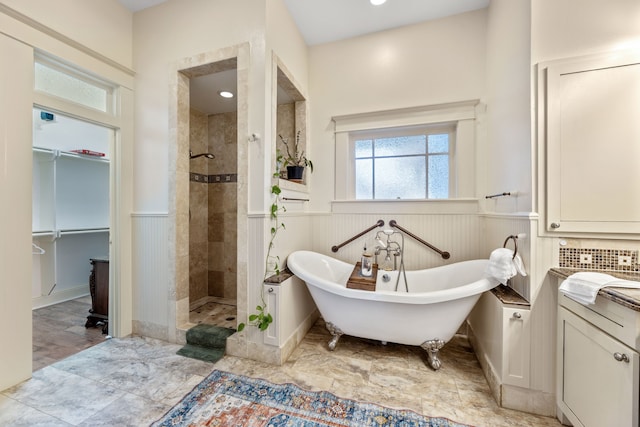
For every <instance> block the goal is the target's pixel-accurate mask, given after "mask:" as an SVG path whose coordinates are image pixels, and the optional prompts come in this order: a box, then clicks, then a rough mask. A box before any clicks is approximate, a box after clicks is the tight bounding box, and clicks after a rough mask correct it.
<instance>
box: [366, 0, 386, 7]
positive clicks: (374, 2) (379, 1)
mask: <svg viewBox="0 0 640 427" xmlns="http://www.w3.org/2000/svg"><path fill="white" fill-rule="evenodd" d="M369 1H370V2H371V4H372V5H374V6H380V5H381V4H383V3H385V2H386V1H387V0H369Z"/></svg>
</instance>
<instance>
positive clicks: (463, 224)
mask: <svg viewBox="0 0 640 427" xmlns="http://www.w3.org/2000/svg"><path fill="white" fill-rule="evenodd" d="M389 204H390V203H388V202H382V203H379V202H358V205H359V209H357V210H355V211H354V210H353V209H352V208H353V207H350V208H349V210H351V212H343V213H335V212H334V213H332V214H316V215H314V216H313V250H314V251H316V252H320V253H323V254H327V255H331V256H334V257H336V258H338V259H341V260H343V261H346V262H353V263H354V264H355V263H356V262H357V261H359V260H360V256H361V255H362V250H363V246H364V244H365V242H366V244H367V249H369V250H373V248H374V247H375V234H376V231H378V230H384V229H389V228H391V227H390V226H389V221H391V220H393V219H395V220H396V221H397V223H398V225H400V226H401V227H403V228H405V229H406V230H408V231H410V232H412V233H413V234H415V235H417V236H418V237H420V238H422V239H423V240H425V241H427V242H429V243H430V244H432V245H433V246H435V247H437V248H438V249H440V250H442V251H446V252H449V253H450V254H451V258H449V259H448V260H444V259H443V258H442V257H441V256H440V255H439V254H437V253H436V252H434V251H432V250H431V249H429V248H427V247H426V246H424V245H422V244H421V243H419V242H417V241H416V240H414V239H412V238H411V237H409V236H405V238H404V239H405V251H404V255H405V257H406V258H405V260H404V261H405V267H406V268H407V269H409V270H416V269H424V268H430V267H436V266H439V265H444V264H451V263H454V262H458V261H464V260H469V259H475V258H478V257H480V246H479V245H480V233H481V228H480V221H479V219H478V215H477V213H476V212H475V209H476V202H475V201H467V200H465V201H459V202H452V203H440V202H436V203H435V204H437V209H436V208H434V207H433V205H434V203H432V202H423V203H422V209H423V210H426V209H429V210H431V211H432V212H431V213H430V212H415V213H402V214H397V213H393V212H392V211H390V210H389V209H388V205H389ZM461 204H462V206H461ZM341 205H342V203H341ZM425 206H427V208H425ZM343 210H346V209H343ZM367 211H368V213H365V212H367ZM376 211H377V212H378V213H371V212H376ZM433 211H435V212H433ZM379 219H382V220H383V221H384V223H385V225H384V226H383V227H380V228H376V229H375V230H372V231H370V232H368V233H367V234H366V235H364V236H362V237H359V238H358V239H356V240H355V241H353V242H351V243H349V244H347V245H345V246H344V247H342V248H340V250H339V251H338V252H337V253H332V252H331V247H332V246H334V245H339V244H341V243H342V242H344V241H346V240H348V239H350V238H351V237H353V236H354V235H356V234H358V233H360V232H362V231H363V230H365V229H367V228H369V227H371V226H373V225H375V224H376V222H377V221H378V220H379ZM394 239H395V236H394Z"/></svg>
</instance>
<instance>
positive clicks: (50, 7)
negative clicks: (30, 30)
mask: <svg viewBox="0 0 640 427" xmlns="http://www.w3.org/2000/svg"><path fill="white" fill-rule="evenodd" d="M0 4H2V5H6V6H8V7H10V8H12V9H14V10H16V11H18V12H19V13H21V14H24V15H27V16H29V17H30V18H32V19H34V20H36V21H38V22H39V23H42V24H44V25H46V26H48V27H49V28H51V29H53V30H55V31H57V32H59V33H61V34H63V35H64V36H66V37H68V38H69V39H71V40H73V41H74V42H76V43H79V44H81V45H84V46H86V47H88V48H89V49H92V50H93V51H95V52H98V53H100V54H101V55H104V56H106V57H107V58H109V59H111V60H113V61H115V62H117V63H119V64H121V65H124V66H125V67H127V68H131V66H132V61H133V51H132V49H133V45H132V44H131V34H132V20H133V15H132V13H131V12H130V11H129V10H127V9H125V7H124V6H122V5H121V4H120V2H118V1H117V0H99V1H91V2H87V1H86V0H56V1H47V0H26V1H25V0H1V1H0Z"/></svg>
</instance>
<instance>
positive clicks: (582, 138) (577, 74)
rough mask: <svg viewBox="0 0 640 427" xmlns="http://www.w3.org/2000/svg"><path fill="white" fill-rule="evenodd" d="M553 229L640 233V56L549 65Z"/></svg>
mask: <svg viewBox="0 0 640 427" xmlns="http://www.w3.org/2000/svg"><path fill="white" fill-rule="evenodd" d="M544 71H545V73H546V84H545V85H543V87H544V88H546V93H544V97H545V98H546V103H545V105H546V112H545V116H544V118H543V119H544V120H545V122H546V129H545V130H544V132H543V133H542V135H544V136H546V141H541V143H542V144H544V145H546V176H547V183H546V195H547V197H546V203H547V212H546V215H547V218H546V227H545V228H546V230H547V231H548V232H557V233H567V232H597V233H603V232H604V233H638V232H640V196H639V195H638V192H634V191H632V190H631V188H632V186H633V185H634V183H637V182H638V181H639V180H640V167H639V166H640V142H639V141H640V121H639V120H638V119H637V118H638V115H639V114H640V54H638V53H635V54H631V53H628V54H626V55H622V54H620V55H610V56H597V57H596V56H594V57H588V58H577V59H569V60H563V61H558V62H556V63H552V64H550V65H548V66H547V67H546V68H545V70H544Z"/></svg>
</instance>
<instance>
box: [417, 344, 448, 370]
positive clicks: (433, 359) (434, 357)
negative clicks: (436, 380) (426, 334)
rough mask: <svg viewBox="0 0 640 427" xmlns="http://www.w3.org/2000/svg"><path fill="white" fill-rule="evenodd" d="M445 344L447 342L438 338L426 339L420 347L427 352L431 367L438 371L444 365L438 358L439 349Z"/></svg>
mask: <svg viewBox="0 0 640 427" xmlns="http://www.w3.org/2000/svg"><path fill="white" fill-rule="evenodd" d="M444 344H445V342H444V341H442V340H441V339H438V338H436V339H434V340H429V341H425V342H423V343H422V344H420V347H422V348H423V350H425V351H426V352H427V361H428V362H429V365H431V367H432V368H433V369H434V370H436V371H437V370H438V369H440V366H442V362H440V359H438V350H440V349H441V348H442V346H444Z"/></svg>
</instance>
